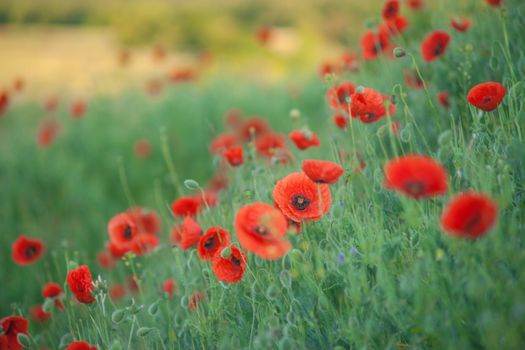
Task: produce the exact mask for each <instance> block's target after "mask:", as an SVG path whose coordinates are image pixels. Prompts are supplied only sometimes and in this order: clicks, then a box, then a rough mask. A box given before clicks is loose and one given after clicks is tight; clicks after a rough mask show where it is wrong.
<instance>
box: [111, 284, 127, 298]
mask: <svg viewBox="0 0 525 350" xmlns="http://www.w3.org/2000/svg"><path fill="white" fill-rule="evenodd" d="M109 296H110V297H111V300H113V301H115V302H116V301H119V300H121V299H122V298H124V297H125V296H126V286H125V285H123V284H120V283H116V284H113V285H112V286H111V287H109Z"/></svg>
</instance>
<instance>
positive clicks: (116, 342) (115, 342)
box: [109, 340, 122, 350]
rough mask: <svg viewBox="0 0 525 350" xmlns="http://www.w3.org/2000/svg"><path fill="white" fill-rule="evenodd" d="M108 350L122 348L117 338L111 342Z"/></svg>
mask: <svg viewBox="0 0 525 350" xmlns="http://www.w3.org/2000/svg"><path fill="white" fill-rule="evenodd" d="M109 350H122V345H120V342H119V341H118V340H115V341H114V342H113V344H111V347H110V348H109Z"/></svg>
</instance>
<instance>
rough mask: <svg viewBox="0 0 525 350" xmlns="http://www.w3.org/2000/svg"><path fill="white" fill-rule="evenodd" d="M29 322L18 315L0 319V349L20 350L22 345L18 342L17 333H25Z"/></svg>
mask: <svg viewBox="0 0 525 350" xmlns="http://www.w3.org/2000/svg"><path fill="white" fill-rule="evenodd" d="M28 325H29V322H28V321H27V320H26V319H25V318H23V317H20V316H9V317H4V318H2V319H0V328H1V329H2V332H0V349H2V350H22V349H23V348H24V346H22V344H20V343H19V342H18V334H25V335H27V334H28V333H27V327H28Z"/></svg>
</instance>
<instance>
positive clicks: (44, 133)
mask: <svg viewBox="0 0 525 350" xmlns="http://www.w3.org/2000/svg"><path fill="white" fill-rule="evenodd" d="M60 129H61V125H60V123H59V122H58V121H57V120H55V119H44V120H43V121H42V123H41V124H40V126H39V128H38V132H37V138H36V141H37V143H38V145H39V146H40V148H47V147H49V146H50V145H51V144H52V143H53V142H54V141H55V139H56V137H57V136H58V134H59V133H60Z"/></svg>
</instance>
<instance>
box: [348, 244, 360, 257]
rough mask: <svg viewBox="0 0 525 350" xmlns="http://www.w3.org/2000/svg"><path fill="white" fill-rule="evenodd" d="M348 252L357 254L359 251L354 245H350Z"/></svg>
mask: <svg viewBox="0 0 525 350" xmlns="http://www.w3.org/2000/svg"><path fill="white" fill-rule="evenodd" d="M350 254H352V255H353V256H356V255H357V254H360V253H359V251H358V250H357V248H356V247H354V246H352V248H350Z"/></svg>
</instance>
